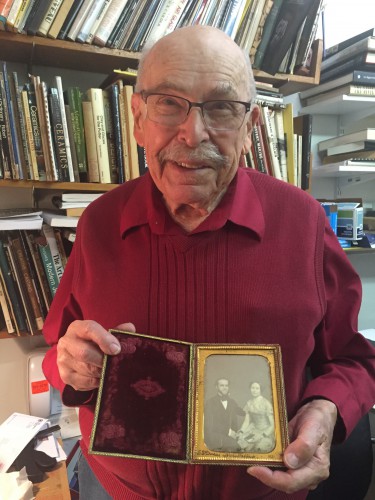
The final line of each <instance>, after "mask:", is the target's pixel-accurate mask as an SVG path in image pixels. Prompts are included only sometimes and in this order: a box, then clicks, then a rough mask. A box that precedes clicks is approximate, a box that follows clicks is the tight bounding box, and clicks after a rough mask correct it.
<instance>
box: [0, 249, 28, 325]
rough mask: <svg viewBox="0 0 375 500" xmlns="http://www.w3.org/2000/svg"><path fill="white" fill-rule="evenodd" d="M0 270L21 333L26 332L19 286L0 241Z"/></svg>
mask: <svg viewBox="0 0 375 500" xmlns="http://www.w3.org/2000/svg"><path fill="white" fill-rule="evenodd" d="M0 269H1V272H2V276H3V280H4V284H5V288H6V290H7V292H8V295H9V298H10V301H11V303H12V307H13V313H14V317H15V319H16V323H17V325H18V328H19V330H20V331H24V330H26V328H27V326H26V322H25V319H24V315H25V311H24V308H23V304H22V300H21V297H20V293H19V290H18V286H17V281H16V280H15V277H14V275H13V274H12V269H11V265H10V262H9V258H8V255H7V253H6V252H5V249H4V243H3V241H1V240H0Z"/></svg>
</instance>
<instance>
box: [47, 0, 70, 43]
mask: <svg viewBox="0 0 375 500" xmlns="http://www.w3.org/2000/svg"><path fill="white" fill-rule="evenodd" d="M73 3H74V0H63V1H62V3H61V5H60V8H59V10H58V11H57V13H56V16H55V17H54V19H53V21H52V22H51V25H50V27H49V30H48V32H47V37H48V38H54V39H55V38H57V35H58V34H59V32H60V30H61V28H62V25H63V24H64V21H65V19H66V18H67V16H68V14H69V11H70V9H71V7H72V5H73Z"/></svg>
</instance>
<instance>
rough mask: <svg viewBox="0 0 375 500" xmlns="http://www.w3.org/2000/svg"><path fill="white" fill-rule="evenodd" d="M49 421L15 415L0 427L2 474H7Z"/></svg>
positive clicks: (19, 414) (0, 467)
mask: <svg viewBox="0 0 375 500" xmlns="http://www.w3.org/2000/svg"><path fill="white" fill-rule="evenodd" d="M46 422H47V419H45V418H40V417H32V416H30V415H23V414H22V413H13V414H12V415H11V416H10V417H8V418H7V419H6V420H5V422H4V423H3V424H1V425H0V472H6V471H7V470H8V469H9V467H10V466H11V465H12V463H13V462H14V460H15V459H16V458H17V457H18V455H19V454H20V453H21V451H22V450H23V449H24V448H25V446H26V445H27V444H28V443H29V442H30V441H31V440H32V439H33V437H34V436H35V435H36V434H37V433H38V432H39V431H40V430H41V428H42V427H43V426H44V425H45V424H46Z"/></svg>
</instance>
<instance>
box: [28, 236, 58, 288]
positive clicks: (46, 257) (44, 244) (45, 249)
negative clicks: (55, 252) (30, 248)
mask: <svg viewBox="0 0 375 500" xmlns="http://www.w3.org/2000/svg"><path fill="white" fill-rule="evenodd" d="M32 240H33V244H34V245H35V247H36V248H37V250H38V253H39V255H40V260H41V262H42V265H43V268H44V272H45V275H46V278H47V282H48V287H49V290H50V293H51V296H52V298H53V297H54V296H55V294H56V292H57V288H58V286H59V283H60V278H59V276H58V275H57V271H56V268H55V265H54V262H53V257H52V252H51V248H50V246H49V244H48V241H47V239H46V237H45V235H44V233H43V232H42V231H39V232H38V233H35V234H33V236H32Z"/></svg>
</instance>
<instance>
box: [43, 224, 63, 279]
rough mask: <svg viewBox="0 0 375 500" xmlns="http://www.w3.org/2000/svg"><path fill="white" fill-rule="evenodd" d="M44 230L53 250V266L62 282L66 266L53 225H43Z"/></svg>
mask: <svg viewBox="0 0 375 500" xmlns="http://www.w3.org/2000/svg"><path fill="white" fill-rule="evenodd" d="M42 231H43V234H44V236H45V238H46V240H47V243H48V246H49V248H50V250H51V255H52V263H53V266H54V268H55V272H56V274H57V277H58V278H59V282H60V280H61V278H62V275H63V273H64V266H63V262H62V259H61V254H60V252H59V248H58V246H57V241H56V237H55V233H54V231H53V228H52V227H51V226H49V225H48V224H43V225H42Z"/></svg>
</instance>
